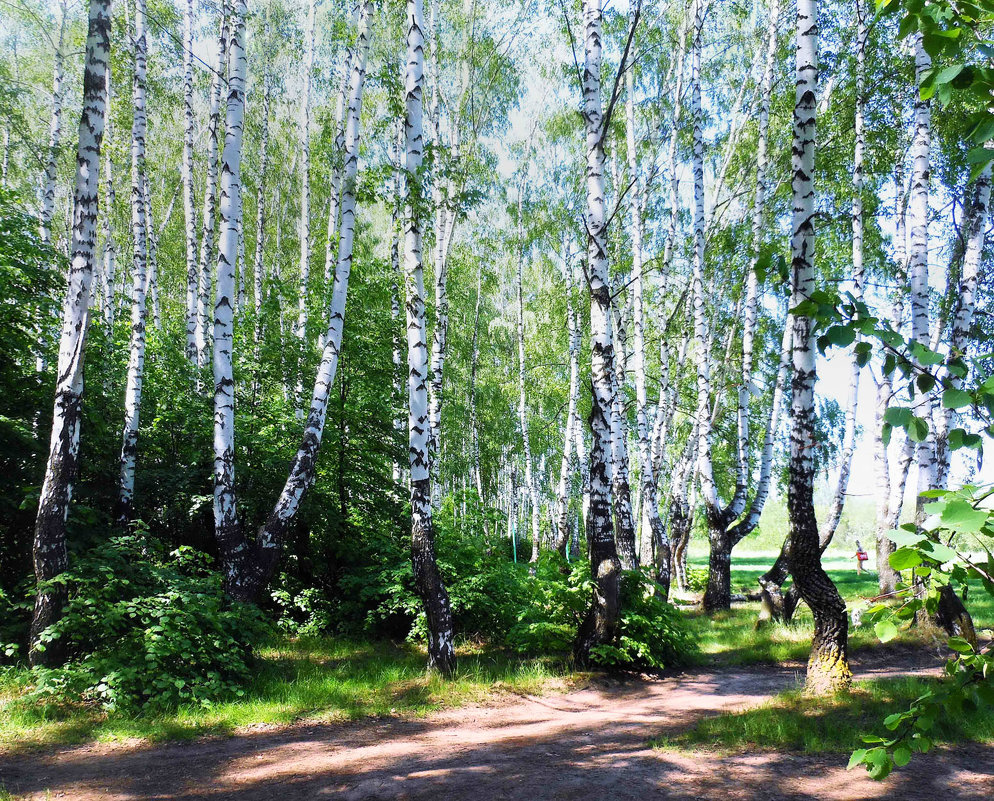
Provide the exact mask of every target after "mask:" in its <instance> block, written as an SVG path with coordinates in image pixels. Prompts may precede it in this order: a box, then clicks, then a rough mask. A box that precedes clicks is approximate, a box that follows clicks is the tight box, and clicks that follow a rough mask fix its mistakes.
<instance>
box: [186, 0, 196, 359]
mask: <svg viewBox="0 0 994 801" xmlns="http://www.w3.org/2000/svg"><path fill="white" fill-rule="evenodd" d="M193 18H194V17H193V0H186V7H185V9H184V11H183V223H184V226H183V231H184V234H185V237H186V238H185V243H186V355H187V358H188V359H190V360H191V361H196V358H197V339H196V333H197V289H198V277H197V210H196V198H195V195H194V186H193V158H194V157H193V146H194V118H193Z"/></svg>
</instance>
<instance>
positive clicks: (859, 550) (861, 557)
mask: <svg viewBox="0 0 994 801" xmlns="http://www.w3.org/2000/svg"><path fill="white" fill-rule="evenodd" d="M869 558H870V555H869V554H868V553H867V552H866V551H864V550H863V546H862V545H860V542H859V540H856V573H858V574H862V572H863V562H865V561H866V560H867V559H869Z"/></svg>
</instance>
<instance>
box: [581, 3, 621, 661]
mask: <svg viewBox="0 0 994 801" xmlns="http://www.w3.org/2000/svg"><path fill="white" fill-rule="evenodd" d="M602 22H603V10H602V8H601V0H584V3H583V28H584V48H583V49H584V65H583V84H582V90H583V124H584V130H585V133H586V212H585V227H586V231H587V265H588V271H589V280H588V289H589V291H590V339H591V388H592V394H593V400H592V404H591V412H590V430H591V433H592V435H593V440H592V443H591V447H590V457H589V459H590V461H589V470H590V508H589V511H588V514H587V543H588V547H589V553H590V573H591V575H592V576H593V580H594V590H593V598H592V600H591V605H590V608H589V610H588V612H587V614H586V617H585V618H584V620H583V623H582V624H581V626H580V631H579V633H578V635H577V641H576V644H575V646H574V656H575V658H576V661H577V663H578V664H580V665H585V664H587V663H588V661H589V659H590V649H591V648H593V647H595V646H597V645H601V644H605V643H610V642H612V641H613V640H614V638H615V637H616V636H617V631H618V620H619V616H620V609H619V598H618V589H619V574H620V570H621V563H620V561H619V560H618V553H617V550H616V547H615V542H614V531H613V527H612V523H611V483H612V478H613V476H612V469H611V453H612V440H611V415H612V413H613V407H614V342H613V336H612V330H611V329H612V325H611V279H610V277H609V275H608V256H607V217H606V213H605V205H606V204H605V197H604V134H605V130H606V126H605V120H604V116H603V113H602V111H601V58H602V50H603V45H602V42H601V27H602Z"/></svg>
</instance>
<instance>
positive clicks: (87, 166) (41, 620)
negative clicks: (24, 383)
mask: <svg viewBox="0 0 994 801" xmlns="http://www.w3.org/2000/svg"><path fill="white" fill-rule="evenodd" d="M110 25H111V5H110V0H90V3H89V17H88V23H87V35H86V55H85V65H84V71H83V111H82V114H81V115H80V120H79V144H78V150H77V156H76V184H75V190H74V195H73V198H74V204H73V208H74V211H73V226H72V239H71V244H70V255H71V258H70V262H69V275H68V286H67V290H66V298H65V303H64V304H63V307H62V329H61V335H60V339H59V362H58V371H57V373H56V378H55V406H54V411H53V414H52V436H51V439H50V443H49V450H48V461H47V463H46V466H45V479H44V482H43V483H42V487H41V496H40V498H39V501H38V516H37V517H36V519H35V529H34V543H33V547H32V555H33V562H34V571H35V578H36V579H37V581H38V583H39V585H40V586H39V590H38V593H37V595H36V597H35V604H34V612H33V616H32V620H31V631H30V635H29V642H30V652H29V659H30V661H31V664H32V665H44V666H54V665H58V664H60V663H61V662H62V660H63V658H64V656H65V650H64V647H62V645H61V643H59V641H58V640H49V641H48V642H44V641H43V632H44V631H45V630H46V629H48V628H49V626H51V625H52V624H53V623H55V622H57V621H58V619H59V617H60V616H61V613H62V607H63V606H64V604H65V601H66V589H65V585H61V584H54V585H53V584H48V583H47V582H50V581H51V580H52V579H54V578H55V577H57V576H59V575H60V574H62V573H64V572H65V570H66V568H67V567H68V565H69V554H68V551H67V548H66V516H67V515H68V513H69V503H70V500H71V499H72V490H73V481H74V480H75V476H76V466H77V459H78V457H79V437H80V430H79V429H80V420H81V418H82V399H83V357H84V346H85V344H86V330H87V326H88V323H89V295H90V288H91V285H92V281H93V270H94V259H95V240H96V232H97V209H98V206H99V197H100V187H99V181H100V145H101V140H102V138H103V131H104V119H105V108H106V104H107V81H106V74H107V69H108V63H109V60H110Z"/></svg>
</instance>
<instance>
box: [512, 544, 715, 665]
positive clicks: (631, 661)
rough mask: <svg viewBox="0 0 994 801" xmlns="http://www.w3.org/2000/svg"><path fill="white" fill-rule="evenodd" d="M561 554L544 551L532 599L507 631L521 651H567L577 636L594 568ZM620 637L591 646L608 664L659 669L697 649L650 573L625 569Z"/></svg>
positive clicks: (598, 660) (599, 660) (602, 662)
mask: <svg viewBox="0 0 994 801" xmlns="http://www.w3.org/2000/svg"><path fill="white" fill-rule="evenodd" d="M564 568H566V563H565V562H564V561H563V560H562V559H561V557H559V556H558V555H557V554H551V555H546V556H543V558H542V560H541V561H540V562H539V569H538V572H537V575H536V577H535V579H534V580H533V581H532V582H530V590H531V592H530V598H529V599H528V600H529V602H528V603H527V605H526V607H525V609H524V610H523V611H522V612H521V613H520V615H519V618H518V623H517V624H516V625H515V626H514V627H513V628H512V629H511V631H510V632H509V634H508V641H509V644H510V645H512V646H513V647H514V648H516V649H517V650H519V651H522V652H526V653H531V654H540V653H557V652H567V651H568V650H569V649H570V648H572V646H573V642H574V641H575V640H576V635H577V631H578V630H579V627H580V623H581V622H582V621H583V617H584V615H585V614H586V612H587V607H588V605H589V603H590V596H591V591H592V587H591V581H590V568H589V565H588V564H587V562H586V561H582V562H575V563H574V564H573V565H572V567H571V568H569V569H568V570H566V569H564ZM620 600H621V621H620V627H619V637H618V642H617V643H614V644H608V645H601V646H598V647H595V648H594V649H593V650H592V651H591V655H592V661H593V662H594V664H597V665H600V666H601V667H604V668H654V669H660V668H663V667H666V666H672V665H676V664H680V663H682V662H685V661H686V660H687V658H688V657H689V656H690V654H692V653H693V652H694V650H695V648H696V646H695V643H694V640H693V638H692V637H691V635H690V632H689V631H688V629H687V628H686V626H685V625H684V622H683V618H682V617H681V614H680V612H678V611H677V610H676V609H674V608H673V607H672V606H670V604H668V603H667V602H666V601H663V600H662V599H661V598H660V597H659V596H657V595H655V594H654V585H653V582H652V580H651V579H650V578H649V576H648V574H647V573H642V572H637V571H631V572H626V573H624V574H622V580H621V599H620Z"/></svg>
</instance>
